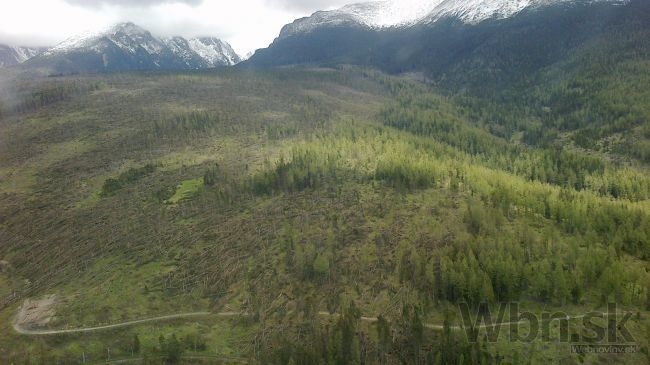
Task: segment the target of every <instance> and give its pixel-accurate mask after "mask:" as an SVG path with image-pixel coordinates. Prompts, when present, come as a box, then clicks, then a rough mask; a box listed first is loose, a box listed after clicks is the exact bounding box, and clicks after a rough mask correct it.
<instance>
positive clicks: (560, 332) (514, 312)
mask: <svg viewBox="0 0 650 365" xmlns="http://www.w3.org/2000/svg"><path fill="white" fill-rule="evenodd" d="M459 310H460V314H461V317H462V320H463V328H464V330H465V334H466V336H467V338H468V340H469V341H470V342H477V341H478V339H479V333H482V334H483V337H481V338H484V339H485V340H487V341H488V342H497V341H498V340H499V338H500V336H504V335H505V336H508V337H507V338H508V340H509V341H512V342H533V341H536V340H540V339H541V340H542V341H544V342H555V343H567V344H570V345H571V351H572V352H574V353H630V352H637V351H638V350H639V346H638V345H637V342H636V340H635V339H634V337H633V336H632V334H631V333H630V331H629V330H628V328H627V327H626V325H627V323H628V322H629V321H630V319H631V318H632V313H629V312H627V313H623V312H620V311H619V310H618V307H617V305H616V304H615V303H609V304H608V305H607V311H606V312H597V311H593V312H588V313H584V314H577V315H570V314H568V313H565V312H562V311H557V312H543V313H532V312H528V311H524V312H522V311H520V309H519V303H516V302H515V303H502V304H500V305H499V311H498V313H497V315H496V318H495V317H494V316H493V315H492V312H491V311H490V307H489V305H488V304H486V303H483V304H481V305H479V307H478V309H477V311H476V314H475V315H474V316H473V317H474V318H472V313H471V310H470V307H469V305H467V304H466V303H461V304H459ZM506 313H507V315H506Z"/></svg>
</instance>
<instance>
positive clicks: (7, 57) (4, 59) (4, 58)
mask: <svg viewBox="0 0 650 365" xmlns="http://www.w3.org/2000/svg"><path fill="white" fill-rule="evenodd" d="M43 51H44V49H43V48H32V47H14V46H7V45H4V44H0V67H7V66H13V65H17V64H20V63H23V62H25V61H27V60H28V59H30V58H32V57H34V56H36V55H38V54H40V53H42V52H43Z"/></svg>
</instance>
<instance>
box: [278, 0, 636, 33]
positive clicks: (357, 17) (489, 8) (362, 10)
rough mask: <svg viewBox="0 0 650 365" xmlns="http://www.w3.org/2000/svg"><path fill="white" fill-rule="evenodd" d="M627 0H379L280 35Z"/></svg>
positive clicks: (473, 19)
mask: <svg viewBox="0 0 650 365" xmlns="http://www.w3.org/2000/svg"><path fill="white" fill-rule="evenodd" d="M575 1H582V2H614V3H616V2H618V3H625V2H627V1H628V0H380V1H369V2H363V3H357V4H350V5H346V6H344V7H342V8H340V9H336V10H331V11H319V12H316V13H314V14H313V15H311V16H310V17H307V18H302V19H298V20H296V21H294V22H293V23H292V24H288V25H286V26H285V27H284V28H283V29H282V32H281V33H280V38H283V37H287V36H291V35H293V34H299V33H307V32H310V31H312V30H314V29H317V28H320V27H327V26H339V25H346V24H347V25H349V24H355V25H360V26H366V27H370V28H385V27H405V26H411V25H414V24H422V23H432V22H435V21H437V20H439V19H442V18H446V17H454V18H457V19H459V20H461V21H463V22H465V23H479V22H481V21H483V20H487V19H502V18H508V17H511V16H513V15H515V14H517V13H519V12H521V11H522V10H524V9H527V8H532V7H541V6H545V5H551V4H556V3H570V2H575Z"/></svg>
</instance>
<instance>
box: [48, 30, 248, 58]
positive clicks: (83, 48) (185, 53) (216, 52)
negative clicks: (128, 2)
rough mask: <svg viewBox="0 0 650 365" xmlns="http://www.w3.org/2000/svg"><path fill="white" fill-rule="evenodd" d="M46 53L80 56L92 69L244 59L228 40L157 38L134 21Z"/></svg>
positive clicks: (89, 35)
mask: <svg viewBox="0 0 650 365" xmlns="http://www.w3.org/2000/svg"><path fill="white" fill-rule="evenodd" d="M44 57H46V58H47V57H49V58H52V59H54V58H69V57H75V58H80V57H81V58H84V59H85V61H80V62H82V63H86V62H90V63H91V64H93V66H92V70H105V69H152V68H166V69H199V68H211V67H216V66H229V65H234V64H236V63H239V62H240V61H241V59H240V58H239V56H238V55H237V54H236V53H235V51H234V50H233V49H232V47H231V46H230V45H229V44H228V43H226V42H223V41H221V40H219V39H217V38H211V37H205V38H193V39H190V40H186V39H185V38H183V37H169V38H158V37H156V36H154V35H152V34H151V33H150V32H149V31H147V30H145V29H143V28H141V27H139V26H137V25H136V24H133V23H131V22H126V23H119V24H116V25H113V26H111V27H108V28H105V29H103V30H101V31H98V32H87V33H84V34H81V35H78V36H75V37H72V38H69V39H67V40H65V41H64V42H62V43H60V44H58V45H57V46H55V47H54V48H51V49H50V50H48V51H47V52H46V53H45V54H44ZM91 59H92V62H91V61H90V60H91ZM49 63H50V64H51V62H49ZM67 63H70V62H67ZM61 64H63V63H61ZM66 67H67V66H66ZM86 67H90V66H86Z"/></svg>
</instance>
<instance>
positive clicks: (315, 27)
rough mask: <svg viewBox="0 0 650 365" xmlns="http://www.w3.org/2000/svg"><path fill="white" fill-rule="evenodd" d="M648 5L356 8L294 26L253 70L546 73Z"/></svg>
mask: <svg viewBox="0 0 650 365" xmlns="http://www.w3.org/2000/svg"><path fill="white" fill-rule="evenodd" d="M647 3H648V2H647V1H642V0H633V1H622V0H471V1H460V0H411V1H405V2H399V1H379V2H368V3H360V4H353V5H348V6H345V7H343V8H341V9H337V10H333V11H320V12H316V13H314V14H313V15H312V16H310V17H307V18H302V19H298V20H296V21H294V22H293V23H291V24H288V25H286V26H285V27H283V29H282V31H281V32H280V35H279V36H278V38H277V39H276V40H275V41H274V42H273V43H272V44H271V45H270V46H269V47H268V48H267V49H262V50H258V51H257V52H256V53H255V55H253V56H252V57H251V58H250V60H248V61H247V62H246V63H245V64H246V65H250V66H258V67H260V66H262V67H264V66H274V65H287V64H301V63H335V64H336V63H352V64H362V65H371V66H375V67H379V68H381V69H383V70H385V71H389V72H406V71H425V72H427V73H429V74H430V76H431V77H433V76H439V78H444V75H445V74H448V73H450V72H451V69H452V68H453V69H454V72H455V71H456V70H457V68H458V67H457V66H458V65H460V64H471V65H473V66H472V68H474V69H475V68H476V66H478V65H479V64H480V65H482V66H481V67H490V68H492V69H496V71H497V72H499V73H501V72H511V71H513V70H512V68H513V67H515V68H520V67H521V66H523V67H525V68H530V67H531V66H532V67H533V68H535V67H543V66H544V65H546V64H548V63H549V62H553V61H554V60H557V59H558V58H556V56H558V55H559V54H567V52H570V51H571V49H576V48H578V47H580V45H582V44H585V42H587V41H589V40H593V39H595V38H596V37H598V36H599V35H601V34H602V33H603V30H604V28H607V27H610V26H611V27H613V28H615V27H616V26H617V24H618V25H620V24H621V22H625V20H626V19H627V18H635V19H640V14H635V12H634V11H633V10H632V11H631V10H630V9H637V8H639V9H640V11H641V14H645V10H646V9H647V7H648V4H647ZM622 5H625V6H622ZM612 30H614V29H612ZM497 49H500V50H501V51H503V52H496V50H497ZM486 53H489V54H490V56H489V57H486ZM520 54H521V56H522V57H519V55H520ZM492 56H495V58H493V57H492ZM560 58H561V56H560ZM520 61H522V62H520ZM462 71H467V70H462Z"/></svg>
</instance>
